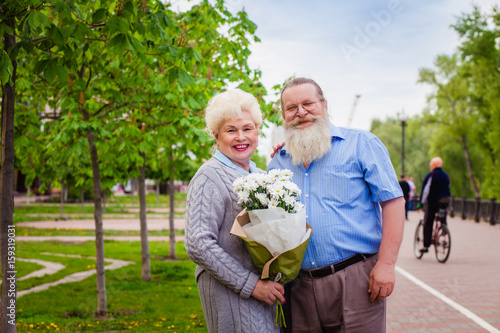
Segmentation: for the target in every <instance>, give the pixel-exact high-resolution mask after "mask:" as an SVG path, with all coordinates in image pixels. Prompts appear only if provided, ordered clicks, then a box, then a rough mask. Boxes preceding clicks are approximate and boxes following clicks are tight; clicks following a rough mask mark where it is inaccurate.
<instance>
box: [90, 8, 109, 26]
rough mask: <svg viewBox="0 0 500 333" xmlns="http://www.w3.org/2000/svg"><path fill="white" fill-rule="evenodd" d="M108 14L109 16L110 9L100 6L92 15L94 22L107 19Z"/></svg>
mask: <svg viewBox="0 0 500 333" xmlns="http://www.w3.org/2000/svg"><path fill="white" fill-rule="evenodd" d="M107 16H108V9H107V8H99V9H98V10H96V11H95V13H94V14H93V15H92V23H94V24H95V23H100V22H102V21H106V18H107Z"/></svg>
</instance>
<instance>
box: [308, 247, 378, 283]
mask: <svg viewBox="0 0 500 333" xmlns="http://www.w3.org/2000/svg"><path fill="white" fill-rule="evenodd" d="M375 254H376V253H367V254H361V253H358V254H356V255H354V256H352V257H349V258H347V259H345V260H342V261H339V262H338V263H336V264H333V265H330V266H325V267H321V268H315V269H308V270H306V269H303V270H301V271H300V273H301V274H302V275H303V276H304V275H305V276H306V277H308V278H311V279H317V278H321V277H324V276H327V275H330V274H333V273H335V272H338V271H341V270H343V269H344V268H346V267H348V266H351V265H353V264H355V263H357V262H360V261H364V260H366V259H367V258H370V257H372V256H374V255H375Z"/></svg>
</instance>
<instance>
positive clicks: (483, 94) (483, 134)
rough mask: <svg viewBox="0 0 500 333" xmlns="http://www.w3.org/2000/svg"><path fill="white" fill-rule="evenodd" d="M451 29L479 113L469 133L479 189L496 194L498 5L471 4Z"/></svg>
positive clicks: (499, 183) (499, 172)
mask: <svg viewBox="0 0 500 333" xmlns="http://www.w3.org/2000/svg"><path fill="white" fill-rule="evenodd" d="M453 28H454V29H455V30H456V31H457V32H458V34H459V36H460V38H461V45H460V47H459V51H460V55H461V60H462V62H463V69H464V72H465V74H464V75H465V76H466V77H467V79H468V81H467V83H468V85H469V87H470V91H471V94H472V97H473V102H474V104H475V106H476V109H477V111H478V113H479V115H480V118H479V119H478V120H477V122H476V129H477V130H475V131H474V132H473V134H474V135H475V136H474V139H475V141H477V142H478V144H479V145H480V147H481V149H482V151H483V156H484V157H485V158H484V159H483V161H482V162H483V163H482V165H484V174H485V180H484V184H483V186H482V188H481V192H482V193H483V194H484V195H485V196H488V197H499V196H500V168H499V166H500V145H499V144H498V142H500V124H499V122H498V119H500V93H499V91H500V71H499V67H498V64H499V61H500V47H499V44H498V39H499V38H500V12H499V8H498V6H494V7H492V10H491V12H489V13H484V14H483V13H482V12H481V10H480V8H479V7H478V6H474V7H473V10H472V12H471V13H464V14H462V16H461V17H459V18H458V19H457V23H456V24H455V25H453Z"/></svg>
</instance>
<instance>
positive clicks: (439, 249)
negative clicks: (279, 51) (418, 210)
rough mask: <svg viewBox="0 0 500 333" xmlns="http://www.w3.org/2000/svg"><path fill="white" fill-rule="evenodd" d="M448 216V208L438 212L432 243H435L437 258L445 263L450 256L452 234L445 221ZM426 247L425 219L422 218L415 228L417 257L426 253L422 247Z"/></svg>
mask: <svg viewBox="0 0 500 333" xmlns="http://www.w3.org/2000/svg"><path fill="white" fill-rule="evenodd" d="M445 218H446V209H445V208H440V209H439V211H438V213H437V214H436V218H435V222H434V230H433V232H432V241H431V245H434V249H435V253H436V259H437V261H439V262H440V263H445V262H446V260H448V257H449V256H450V250H451V235H450V230H449V229H448V226H447V225H446V224H445V223H444V221H445ZM423 247H424V220H423V219H422V220H420V222H419V223H418V225H417V228H416V229H415V238H414V242H413V251H414V254H415V257H416V258H417V259H421V258H422V256H423V255H424V253H423V252H420V249H421V248H423Z"/></svg>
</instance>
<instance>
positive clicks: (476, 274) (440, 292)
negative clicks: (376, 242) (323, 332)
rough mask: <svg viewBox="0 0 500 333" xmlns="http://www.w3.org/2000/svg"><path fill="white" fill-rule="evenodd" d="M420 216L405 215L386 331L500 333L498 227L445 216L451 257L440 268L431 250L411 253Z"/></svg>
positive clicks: (389, 302)
mask: <svg viewBox="0 0 500 333" xmlns="http://www.w3.org/2000/svg"><path fill="white" fill-rule="evenodd" d="M422 217H423V214H422V213H419V212H410V221H407V222H406V224H405V231H404V238H403V244H402V245H401V249H400V252H399V257H398V262H397V269H398V270H397V273H396V287H395V290H394V292H393V294H392V295H391V296H390V297H389V298H388V302H387V313H388V316H387V332H393V333H395V332H500V284H499V283H498V281H499V280H500V225H495V226H491V225H489V224H488V223H485V222H481V223H475V222H474V221H471V220H462V219H461V218H459V217H454V218H448V227H449V229H450V234H451V241H452V246H451V254H450V258H449V259H448V261H447V262H446V263H445V264H441V263H439V262H438V261H437V260H436V257H435V255H434V248H433V247H432V248H431V249H430V251H429V253H427V254H425V255H424V257H423V258H422V259H420V260H418V259H416V258H415V256H414V254H413V238H414V233H415V228H416V226H417V224H418V221H419V219H421V218H422ZM410 279H412V280H410ZM419 282H420V284H417V283H419ZM423 288H427V290H426V289H423ZM431 292H433V294H431Z"/></svg>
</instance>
